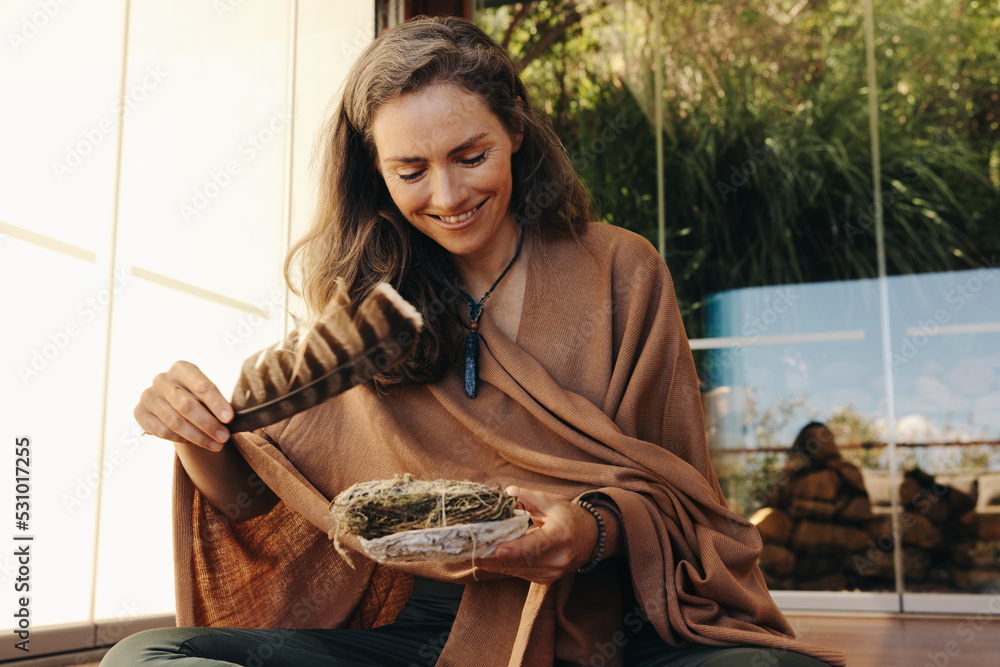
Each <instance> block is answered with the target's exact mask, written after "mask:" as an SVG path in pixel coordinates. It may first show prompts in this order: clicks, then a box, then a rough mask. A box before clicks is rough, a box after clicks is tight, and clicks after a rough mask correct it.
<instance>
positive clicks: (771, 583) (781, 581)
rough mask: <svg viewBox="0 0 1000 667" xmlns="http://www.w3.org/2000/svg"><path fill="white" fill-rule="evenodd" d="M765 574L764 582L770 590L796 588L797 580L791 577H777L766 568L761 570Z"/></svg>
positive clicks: (791, 589) (790, 589)
mask: <svg viewBox="0 0 1000 667" xmlns="http://www.w3.org/2000/svg"><path fill="white" fill-rule="evenodd" d="M761 574H763V575H764V583H765V584H767V588H768V590H772V591H793V590H795V580H794V579H792V578H791V577H776V576H774V575H772V574H770V573H768V572H767V571H766V570H761Z"/></svg>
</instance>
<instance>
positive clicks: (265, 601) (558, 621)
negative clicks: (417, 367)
mask: <svg viewBox="0 0 1000 667" xmlns="http://www.w3.org/2000/svg"><path fill="white" fill-rule="evenodd" d="M525 254H526V259H527V261H528V268H527V271H528V274H527V282H526V287H525V294H524V305H523V309H522V315H521V322H520V325H519V329H518V332H517V338H516V342H514V341H512V340H510V339H509V338H508V337H507V336H505V335H504V333H503V332H502V331H501V330H500V329H499V328H498V327H497V325H496V324H495V323H494V322H493V321H492V320H491V319H490V317H489V310H488V309H487V310H486V312H485V313H484V314H483V317H482V320H481V322H480V327H479V334H480V337H481V343H482V349H481V352H480V360H479V379H480V381H479V394H478V396H477V397H476V398H475V399H473V400H470V399H468V398H467V397H466V396H465V393H464V388H463V378H462V369H461V368H460V367H459V365H456V367H455V369H454V370H453V372H451V373H450V374H449V375H448V376H447V377H445V378H444V379H442V380H441V381H439V382H436V383H434V384H430V385H417V386H410V385H401V386H392V387H389V388H388V389H384V390H379V389H378V388H376V387H375V386H374V385H372V384H368V385H363V386H359V387H356V388H354V389H351V390H350V391H347V392H346V393H344V394H341V395H340V396H337V397H335V398H333V399H331V400H329V401H327V402H325V403H323V404H321V405H319V406H317V407H315V408H312V409H310V410H307V411H305V412H302V413H300V414H298V415H296V416H294V417H291V418H289V419H286V420H285V421H282V422H279V423H278V424H275V425H273V426H270V427H266V428H264V429H259V430H257V431H254V432H252V433H243V434H237V435H234V436H233V438H232V441H231V443H230V444H228V445H227V446H236V447H238V448H239V450H240V452H241V453H242V454H243V455H244V456H245V457H246V459H247V460H248V461H249V463H250V464H251V466H252V467H253V468H254V470H255V471H256V472H257V474H258V475H259V476H260V478H261V479H262V480H263V481H264V482H265V483H266V484H267V486H268V487H270V488H271V489H272V490H273V491H275V492H276V493H277V494H278V496H279V497H280V498H281V501H280V502H279V503H278V505H277V506H276V507H275V508H274V510H272V511H271V512H270V513H268V514H266V515H264V516H260V517H257V518H254V519H250V520H248V521H245V522H242V523H234V522H231V521H230V519H229V516H234V515H237V514H238V511H239V507H238V505H239V502H240V500H241V499H237V503H236V505H235V506H234V507H231V508H221V509H222V510H223V511H222V512H220V511H217V510H215V509H213V508H212V507H211V506H209V505H208V504H207V503H205V502H203V501H202V500H201V498H200V496H199V494H198V492H197V490H196V489H194V488H193V486H192V484H191V482H190V480H189V479H188V478H187V475H186V474H185V473H184V471H183V469H182V468H181V467H180V466H179V465H177V467H176V474H175V486H174V517H175V519H174V549H175V568H176V591H177V616H178V624H180V625H204V626H228V627H275V628H293V627H296V628H325V627H354V628H367V627H376V626H379V625H383V624H386V623H390V622H392V620H393V619H394V618H395V615H396V613H398V611H399V609H401V607H402V605H403V604H404V603H405V601H406V599H407V597H408V595H409V591H410V587H411V584H412V575H414V574H418V575H421V576H427V577H431V578H435V579H439V580H444V581H455V582H460V583H465V584H466V588H465V593H464V596H463V598H462V602H461V606H460V608H459V611H458V616H457V618H456V620H455V625H454V627H453V629H452V632H451V634H450V636H449V638H448V641H447V643H446V644H445V647H444V650H443V652H442V654H441V657H440V659H439V661H438V662H437V664H438V665H445V666H450V665H455V666H461V667H467V666H469V665H482V666H493V665H497V666H499V665H530V666H534V665H539V666H541V665H553V664H562V663H572V664H596V663H595V662H593V661H595V660H596V661H597V662H598V663H599V664H608V665H620V664H621V662H622V653H623V651H622V650H621V647H622V646H624V645H626V644H627V642H628V640H629V638H630V637H631V636H633V635H634V633H635V632H637V631H638V630H639V629H640V628H641V627H643V626H645V625H646V624H649V623H651V624H652V626H653V627H654V628H655V629H656V631H657V632H658V633H659V635H660V636H661V637H662V638H663V639H664V640H665V641H666V642H667V643H668V644H670V645H672V646H685V645H690V644H710V645H717V646H729V645H737V644H753V645H759V646H763V647H769V648H771V649H773V651H774V653H775V655H778V654H780V653H782V652H784V651H796V652H800V653H806V654H809V655H812V656H814V657H817V658H819V659H821V660H824V661H826V662H829V663H831V664H834V665H842V664H844V657H843V655H842V654H840V653H837V652H834V651H830V650H826V649H822V648H818V647H813V646H808V645H805V644H801V643H799V642H797V641H795V639H794V636H793V632H792V629H791V627H790V626H789V624H788V622H787V621H786V620H785V618H784V617H783V616H782V615H781V612H780V611H779V610H778V608H777V607H776V605H775V604H774V602H773V601H772V600H771V597H770V595H769V594H768V592H767V588H766V586H765V584H764V580H763V577H762V576H761V573H760V571H759V569H758V567H757V557H758V554H759V553H760V550H761V540H760V537H759V535H758V533H757V531H756V529H755V528H754V527H753V526H752V525H751V524H750V523H749V522H747V521H746V520H745V519H743V518H741V517H740V516H738V515H736V514H734V513H733V512H731V511H730V510H729V509H727V507H726V503H725V499H724V498H723V496H722V492H721V490H720V488H719V484H718V481H717V480H716V477H715V474H714V472H713V470H712V466H711V462H710V460H709V452H708V447H707V444H706V439H705V431H704V423H703V417H702V408H701V398H700V392H699V389H698V382H697V378H696V376H695V370H694V363H693V360H692V356H691V351H690V348H689V346H688V343H687V339H686V337H685V334H684V329H683V326H682V323H681V319H680V315H679V313H678V310H677V304H676V301H675V298H674V292H673V287H672V284H671V282H670V276H669V273H668V271H667V268H666V266H665V265H664V263H663V261H662V260H661V259H660V257H659V256H658V255H657V253H656V251H655V250H654V249H653V248H652V246H650V244H649V243H648V242H646V241H645V240H643V239H642V238H641V237H639V236H637V235H635V234H633V233H631V232H627V231H625V230H622V229H619V228H615V227H611V226H608V225H604V224H600V223H593V224H591V225H589V226H588V228H587V230H586V231H585V233H584V234H583V235H582V236H581V237H580V239H578V240H574V239H570V238H561V237H556V238H548V239H546V240H545V241H544V242H542V243H539V244H534V245H532V246H531V247H527V246H526V248H525ZM403 472H409V473H413V474H414V475H415V476H417V477H418V478H424V479H436V478H447V479H460V480H461V479H468V480H472V481H476V482H482V483H487V484H494V485H500V486H506V485H508V484H517V485H519V486H522V487H525V488H534V489H539V490H542V491H548V492H550V493H553V494H557V495H559V496H561V497H564V498H566V499H567V500H571V499H575V498H579V497H580V496H582V495H584V494H592V493H595V492H596V493H599V494H602V495H601V496H600V498H601V499H602V502H603V503H604V504H605V505H606V506H607V507H609V508H610V509H612V511H614V512H615V513H616V514H617V515H618V517H619V520H620V522H621V526H622V530H623V540H624V545H625V547H624V553H623V554H622V555H621V556H620V557H616V558H613V559H609V560H606V561H604V562H603V563H602V564H601V565H599V566H598V567H597V568H596V569H594V570H593V571H592V572H590V573H588V574H586V575H570V576H567V577H564V578H563V579H561V580H560V581H559V582H557V583H556V584H553V585H550V586H542V585H539V584H531V583H529V582H527V581H524V580H521V579H516V578H509V577H500V576H497V575H490V574H488V573H484V572H475V571H474V568H473V566H472V564H470V563H455V564H437V563H418V564H407V565H400V566H392V567H389V566H383V565H378V564H376V563H374V562H373V561H371V560H370V559H368V558H367V557H366V556H365V555H364V554H363V552H362V551H360V548H359V546H358V544H357V541H356V540H355V539H354V538H346V539H343V540H342V544H343V545H344V546H345V547H346V548H347V549H348V551H349V552H350V554H351V560H352V561H353V568H352V567H351V566H350V565H349V564H348V563H347V562H346V561H345V560H344V559H343V558H342V557H341V556H340V555H338V554H337V553H336V551H335V550H334V548H333V544H332V543H331V541H330V540H329V539H328V538H327V531H328V530H329V529H330V527H331V523H332V522H331V519H330V517H329V513H328V505H329V501H330V499H331V498H333V497H334V496H336V495H337V494H338V493H339V492H340V491H342V490H343V489H345V488H347V487H348V486H350V485H351V484H354V483H356V482H361V481H367V480H372V479H382V478H388V477H392V476H393V475H395V474H397V473H403ZM242 500H243V502H244V504H245V502H246V499H242ZM623 575H624V576H623ZM629 582H631V585H629ZM609 647H611V650H609ZM609 653H610V655H609ZM598 656H600V658H599V659H598Z"/></svg>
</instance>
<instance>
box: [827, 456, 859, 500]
mask: <svg viewBox="0 0 1000 667" xmlns="http://www.w3.org/2000/svg"><path fill="white" fill-rule="evenodd" d="M826 465H827V467H829V468H832V469H833V470H836V471H837V472H838V473H839V474H840V478H841V479H842V480H843V481H844V483H845V484H846V485H847V486H850V487H851V488H853V489H855V490H856V491H860V492H863V493H864V495H866V496H867V495H868V491H867V490H866V489H865V479H864V477H862V475H861V471H860V470H859V469H858V467H857V466H856V465H854V464H853V463H851V462H850V461H844V460H843V459H837V460H834V461H827V464H826Z"/></svg>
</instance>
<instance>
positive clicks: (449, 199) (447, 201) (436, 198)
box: [431, 169, 468, 215]
mask: <svg viewBox="0 0 1000 667" xmlns="http://www.w3.org/2000/svg"><path fill="white" fill-rule="evenodd" d="M467 194H468V189H467V188H466V186H465V182H464V180H463V179H462V177H461V175H459V174H456V173H454V172H453V170H451V169H439V170H437V171H436V173H435V175H434V182H433V192H432V193H431V205H432V206H433V207H434V209H435V210H436V211H438V212H439V213H443V214H448V215H451V214H456V213H463V212H464V211H463V210H461V209H462V207H463V206H464V204H465V201H466V196H467Z"/></svg>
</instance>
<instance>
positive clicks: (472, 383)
mask: <svg viewBox="0 0 1000 667" xmlns="http://www.w3.org/2000/svg"><path fill="white" fill-rule="evenodd" d="M523 244H524V227H522V228H521V235H520V237H519V238H518V239H517V250H515V251H514V256H513V257H511V258H510V262H508V263H507V268H506V269H504V270H503V273H501V274H500V277H499V278H497V279H496V280H495V281H493V285H492V286H490V288H489V289H488V290H486V294H484V295H483V298H482V299H480V300H479V302H478V303H477V302H476V301H475V300H474V299H473V298H472V297H471V296H470V295H469V294H468V293H467V292H465V291H463V292H462V296H464V297H465V302H466V303H468V304H469V334H468V336H466V337H465V395H466V396H468V397H469V398H475V397H476V384H477V381H478V379H477V377H476V376H477V374H478V368H477V366H478V361H479V333H478V331H479V317H480V316H481V315H482V314H483V304H484V303H486V299H488V298H489V296H490V294H493V290H495V289H496V287H497V285H499V284H500V281H501V280H503V278H504V276H506V275H507V272H508V271H510V267H512V266H514V262H516V261H517V258H518V257H519V256H520V255H521V246H522V245H523Z"/></svg>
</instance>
